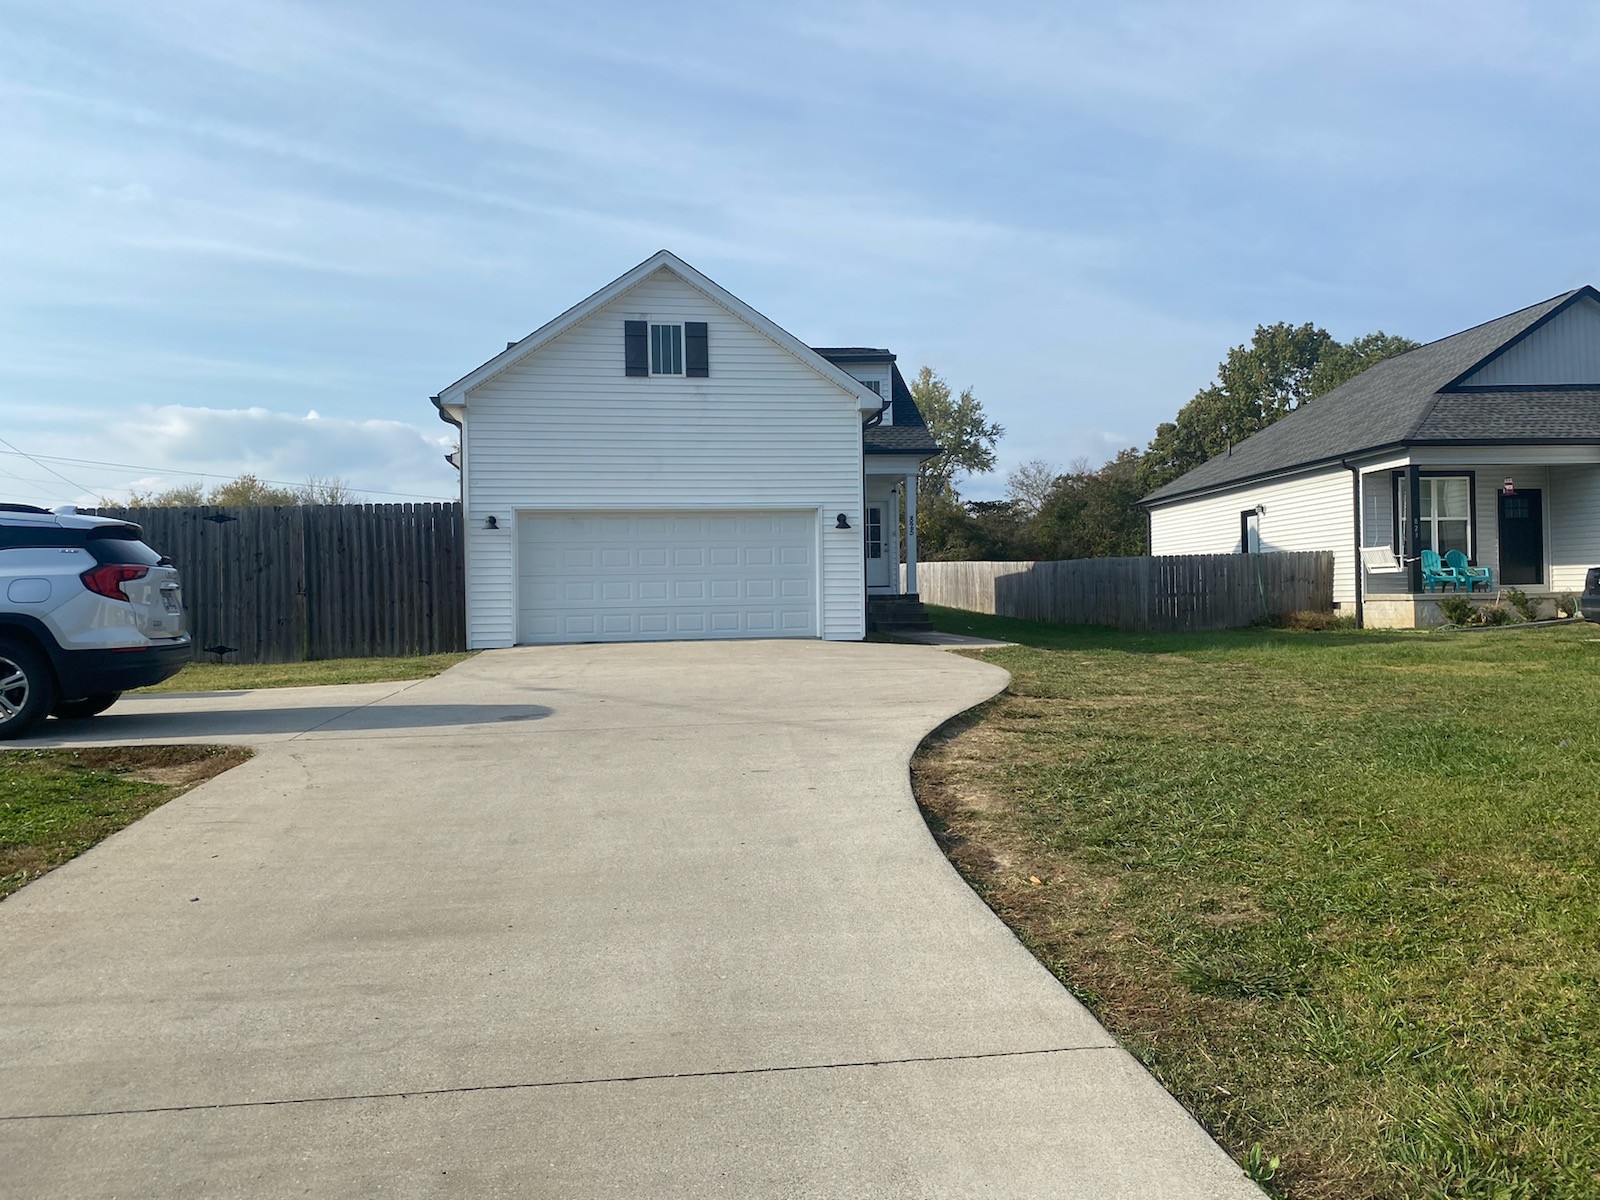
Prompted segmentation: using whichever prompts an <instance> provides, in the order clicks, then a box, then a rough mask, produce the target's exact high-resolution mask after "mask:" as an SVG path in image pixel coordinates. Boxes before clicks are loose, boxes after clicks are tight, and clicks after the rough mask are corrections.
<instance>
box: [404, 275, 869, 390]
mask: <svg viewBox="0 0 1600 1200" xmlns="http://www.w3.org/2000/svg"><path fill="white" fill-rule="evenodd" d="M663 267H665V268H667V269H668V270H670V271H671V272H672V273H673V274H674V275H677V276H678V277H679V278H680V279H682V280H683V282H684V283H686V284H688V285H689V286H690V287H692V288H694V289H695V290H696V291H698V292H700V293H701V294H702V295H704V296H705V297H706V298H707V299H708V300H710V301H711V302H712V303H714V304H716V305H718V306H719V307H721V308H723V309H725V310H727V312H728V313H730V314H731V315H732V316H733V317H734V318H736V319H737V320H740V321H743V322H744V323H745V324H746V325H748V326H750V327H751V328H752V329H754V330H755V331H756V332H757V333H760V334H762V335H763V336H765V337H766V338H767V339H768V340H769V341H771V342H773V343H775V344H776V345H777V346H778V347H779V348H780V349H782V350H784V351H787V352H788V353H789V354H791V355H793V356H794V357H795V358H796V359H798V360H799V361H800V362H801V363H802V364H803V365H804V366H806V367H808V368H810V369H811V370H812V371H814V372H815V373H816V374H818V375H820V376H822V378H823V379H825V380H827V381H828V382H829V383H831V384H833V385H834V386H835V387H837V388H839V389H840V390H841V391H843V392H845V393H847V394H849V395H850V396H853V397H854V398H855V400H856V406H857V408H858V409H859V410H860V411H861V412H875V411H876V410H877V409H878V407H879V403H880V401H879V399H878V396H877V394H876V393H874V392H873V391H872V390H871V389H870V388H868V387H867V386H866V384H864V383H861V382H860V381H859V380H857V379H856V378H855V377H854V376H852V375H851V374H850V373H849V372H847V371H845V370H843V369H842V368H840V367H838V366H836V365H835V364H833V363H831V362H829V361H828V360H827V359H826V358H824V357H822V356H821V355H820V354H818V353H817V352H816V351H814V350H812V349H811V348H810V347H809V346H807V345H806V344H805V343H804V342H802V341H801V340H800V339H799V338H797V337H795V336H794V334H792V333H790V332H789V331H788V330H786V329H784V328H783V327H782V326H780V325H779V324H778V323H777V322H775V321H773V320H771V319H770V318H768V317H766V316H763V315H762V314H761V313H759V312H757V311H756V310H755V309H754V308H751V307H750V305H748V304H746V303H745V302H744V301H743V300H741V299H739V297H737V296H735V295H734V294H733V293H732V292H730V291H728V290H727V289H726V288H724V287H723V286H722V285H721V284H719V283H716V282H715V281H713V280H712V279H710V278H708V277H707V276H705V275H702V274H701V273H700V272H699V271H697V270H696V269H695V268H694V267H692V266H690V265H689V264H688V263H686V262H685V261H684V260H683V259H681V258H679V257H678V256H677V255H676V254H674V253H673V252H672V251H670V250H666V249H662V250H657V251H656V252H655V253H654V254H652V255H651V256H650V257H649V258H647V259H645V260H644V261H643V262H641V263H639V264H638V265H636V266H634V267H632V268H631V269H629V270H627V271H624V272H623V273H622V274H621V275H619V276H617V277H616V278H615V279H613V280H612V281H611V282H610V283H608V284H606V285H605V286H604V287H602V288H601V289H599V290H598V291H596V292H594V293H592V294H591V295H589V296H588V297H586V298H585V299H583V300H580V301H579V302H578V303H577V304H574V305H573V306H572V307H571V308H569V309H567V310H566V311H565V312H564V313H562V314H561V315H559V316H557V317H555V318H554V319H552V320H550V321H547V322H545V323H544V324H543V325H541V326H540V327H539V328H538V329H535V330H534V331H533V332H532V333H530V334H528V336H527V337H525V338H522V339H521V340H520V341H516V342H511V343H508V344H507V346H506V348H505V349H504V350H502V351H501V352H500V353H499V354H496V355H495V356H494V357H493V358H491V359H489V360H488V361H487V362H484V363H482V364H481V365H479V366H478V367H477V368H476V369H475V370H473V371H470V372H468V373H467V374H465V375H463V376H462V377H461V378H460V379H458V380H456V381H455V382H454V383H452V384H451V385H450V386H449V387H447V388H443V389H441V390H440V392H439V394H438V396H437V397H434V398H433V403H434V405H435V407H437V408H439V410H440V411H441V413H442V412H444V406H445V405H450V404H455V405H460V404H464V403H465V401H466V398H467V394H468V393H469V392H471V391H472V389H473V388H476V387H478V386H479V385H480V384H483V383H485V382H487V381H488V380H490V379H493V378H494V377H495V376H497V375H499V374H501V373H502V372H504V371H506V370H509V369H510V368H511V367H513V366H515V365H516V364H517V363H519V362H521V361H522V360H523V359H525V358H527V357H528V356H529V355H531V354H533V353H534V352H536V351H537V350H539V349H541V348H543V347H544V346H545V345H547V344H549V343H550V342H551V341H553V340H555V339H556V338H557V337H559V336H560V335H561V334H563V333H565V332H566V331H567V330H569V329H571V328H572V327H573V326H575V325H577V324H579V323H580V322H582V321H584V320H586V319H587V318H589V317H590V316H592V315H594V314H595V313H596V312H598V311H599V310H600V309H602V308H604V307H605V306H606V305H607V304H610V303H611V302H612V301H613V300H615V299H617V298H618V297H619V296H621V295H623V294H624V293H625V292H628V291H630V290H631V289H632V288H634V287H635V286H637V285H638V284H639V283H641V282H643V281H644V280H645V279H648V278H649V277H650V276H651V275H654V274H655V273H656V272H657V271H658V270H660V269H662V268H663ZM447 419H448V418H447Z"/></svg>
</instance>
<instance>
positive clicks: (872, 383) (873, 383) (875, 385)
mask: <svg viewBox="0 0 1600 1200" xmlns="http://www.w3.org/2000/svg"><path fill="white" fill-rule="evenodd" d="M861 382H862V383H864V384H866V385H867V386H868V387H869V388H871V389H872V390H873V392H874V393H876V394H877V395H879V396H881V395H883V384H881V383H879V382H878V381H877V380H876V379H863V380H862V381H861Z"/></svg>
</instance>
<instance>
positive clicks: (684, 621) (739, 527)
mask: <svg viewBox="0 0 1600 1200" xmlns="http://www.w3.org/2000/svg"><path fill="white" fill-rule="evenodd" d="M816 546H817V515H816V514H815V513H813V512H634V513H529V512H524V513H519V514H518V516H517V557H518V564H517V576H518V580H517V583H518V587H517V640H518V641H519V642H522V643H536V642H630V641H666V640H671V639H680V638H739V637H815V636H817V549H816Z"/></svg>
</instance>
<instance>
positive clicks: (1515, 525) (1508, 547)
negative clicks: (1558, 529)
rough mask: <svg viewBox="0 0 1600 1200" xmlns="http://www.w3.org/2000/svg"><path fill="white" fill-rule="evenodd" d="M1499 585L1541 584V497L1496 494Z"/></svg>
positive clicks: (1523, 493) (1529, 493)
mask: <svg viewBox="0 0 1600 1200" xmlns="http://www.w3.org/2000/svg"><path fill="white" fill-rule="evenodd" d="M1500 582H1501V583H1506V584H1516V585H1518V586H1520V585H1522V584H1525V583H1543V582H1544V494H1543V493H1542V492H1540V491H1539V490H1538V489H1537V488H1534V489H1532V490H1529V491H1523V490H1522V489H1521V488H1518V489H1517V490H1516V491H1515V492H1513V493H1512V494H1511V495H1509V496H1507V495H1506V494H1505V493H1504V492H1502V493H1501V494H1500Z"/></svg>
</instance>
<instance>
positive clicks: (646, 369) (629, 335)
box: [622, 321, 650, 375]
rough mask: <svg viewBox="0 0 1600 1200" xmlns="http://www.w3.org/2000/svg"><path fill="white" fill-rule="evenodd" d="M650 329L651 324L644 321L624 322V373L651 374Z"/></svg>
mask: <svg viewBox="0 0 1600 1200" xmlns="http://www.w3.org/2000/svg"><path fill="white" fill-rule="evenodd" d="M649 330H650V327H649V325H647V324H646V323H645V322H644V321H624V322H623V323H622V348H623V368H622V373H623V374H624V375H648V374H650V347H649V340H650V338H649Z"/></svg>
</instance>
